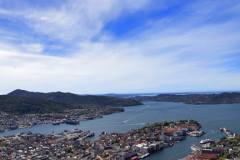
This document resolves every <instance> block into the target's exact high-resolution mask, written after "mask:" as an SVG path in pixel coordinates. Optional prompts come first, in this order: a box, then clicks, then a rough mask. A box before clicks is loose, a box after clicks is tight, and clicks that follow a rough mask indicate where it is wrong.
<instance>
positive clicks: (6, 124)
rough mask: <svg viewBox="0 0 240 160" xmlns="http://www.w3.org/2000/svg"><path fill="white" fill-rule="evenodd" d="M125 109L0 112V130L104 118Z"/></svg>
mask: <svg viewBox="0 0 240 160" xmlns="http://www.w3.org/2000/svg"><path fill="white" fill-rule="evenodd" d="M122 111H124V109H123V108H112V107H104V108H94V107H92V108H85V109H71V110H70V109H67V110H64V111H63V112H62V113H50V114H25V115H11V114H7V113H1V114H0V132H4V131H8V130H13V129H17V128H29V127H31V126H33V125H37V124H47V123H55V122H58V123H65V122H66V121H67V120H76V121H78V122H79V121H85V120H91V119H96V118H102V116H101V115H105V114H112V113H116V112H122Z"/></svg>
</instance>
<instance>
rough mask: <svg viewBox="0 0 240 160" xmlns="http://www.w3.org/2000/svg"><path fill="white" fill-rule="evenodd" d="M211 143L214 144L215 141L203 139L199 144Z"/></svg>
mask: <svg viewBox="0 0 240 160" xmlns="http://www.w3.org/2000/svg"><path fill="white" fill-rule="evenodd" d="M213 142H215V141H214V140H211V139H205V140H201V141H200V144H206V143H213Z"/></svg>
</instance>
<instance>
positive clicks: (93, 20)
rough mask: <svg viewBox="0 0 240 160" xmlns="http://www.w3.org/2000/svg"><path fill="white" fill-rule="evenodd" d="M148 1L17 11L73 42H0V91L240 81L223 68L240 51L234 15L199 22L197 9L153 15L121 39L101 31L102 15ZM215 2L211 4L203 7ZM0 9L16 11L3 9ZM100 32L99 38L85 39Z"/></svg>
mask: <svg viewBox="0 0 240 160" xmlns="http://www.w3.org/2000/svg"><path fill="white" fill-rule="evenodd" d="M140 2H141V3H140ZM146 3H147V2H146V1H138V3H135V1H121V3H120V1H112V0H111V1H107V0H106V1H97V3H96V1H68V4H64V5H61V7H60V8H50V7H49V8H46V9H32V8H30V9H27V10H26V11H21V13H20V12H17V13H16V15H18V16H19V17H20V19H21V18H22V20H23V21H25V22H26V24H28V25H29V26H30V27H32V28H33V29H34V30H35V31H36V32H37V33H38V34H41V35H44V36H49V37H51V38H50V39H51V40H54V39H59V40H61V41H70V42H73V41H74V42H73V44H72V46H74V47H75V48H76V49H75V50H74V52H70V53H68V54H66V55H65V56H64V57H56V56H46V55H41V54H40V53H42V52H43V50H44V49H45V48H46V47H48V48H50V49H52V50H59V49H62V48H64V45H63V46H60V45H59V44H57V45H55V44H47V43H45V44H44V43H38V42H36V43H35V41H33V42H30V41H28V42H24V43H21V44H19V45H14V44H8V43H3V42H2V43H0V47H1V50H0V73H1V78H0V82H1V83H0V88H1V92H2V93H7V92H10V91H12V90H14V89H16V88H21V89H27V90H31V91H44V92H48V91H58V90H60V91H65V92H67V91H70V92H74V93H107V92H118V93H119V92H121V93H124V92H161V91H163V92H168V91H202V90H222V89H224V88H228V87H229V86H230V89H231V88H234V87H235V88H234V89H233V90H237V89H240V84H239V79H240V74H239V72H228V71H229V70H231V66H230V65H229V63H231V62H232V61H233V60H234V58H233V56H232V55H233V54H236V53H237V52H239V51H240V48H239V45H238V43H239V41H240V34H239V27H238V26H239V24H238V21H236V19H231V20H228V21H227V22H224V23H223V22H222V23H218V24H217V25H216V24H208V23H202V24H201V25H196V24H200V22H198V23H197V22H196V21H195V20H196V19H195V17H194V16H189V18H187V19H184V20H180V21H177V22H176V21H175V20H176V19H175V17H164V18H163V19H159V20H157V21H156V20H152V19H151V20H150V21H149V22H148V23H147V25H148V26H149V29H148V30H144V31H142V30H139V29H136V30H135V31H133V32H136V31H137V32H138V33H137V34H134V35H135V36H133V37H128V38H126V39H123V40H116V39H114V37H113V36H111V34H110V33H109V34H106V33H102V32H101V29H102V27H103V26H104V25H105V24H106V22H108V21H110V20H112V19H114V18H117V17H118V16H120V15H122V14H126V12H135V11H138V10H139V9H145V8H144V6H145V5H146ZM205 6H206V5H205ZM164 7H166V6H164ZM212 10H213V9H211V6H210V8H206V10H205V11H204V14H210V13H211V11H212ZM201 13H203V12H202V11H201ZM0 14H8V16H15V15H14V13H11V14H10V13H8V12H7V11H5V10H0ZM12 14H13V15H12ZM204 14H203V15H202V14H199V13H198V14H197V16H198V17H197V19H198V20H203V19H204V17H202V16H204ZM176 23H178V24H176ZM194 25H196V26H194ZM193 26H194V27H193ZM3 33H4V34H6V33H5V32H3ZM98 34H100V37H101V38H100V41H98V42H91V41H90V40H89V39H91V38H92V37H94V36H95V35H98ZM10 37H14V35H13V36H10ZM17 38H18V37H17ZM29 39H30V40H31V39H34V37H30V38H29ZM75 40H76V41H75ZM68 44H69V43H68ZM72 46H70V47H72ZM32 53H38V54H32Z"/></svg>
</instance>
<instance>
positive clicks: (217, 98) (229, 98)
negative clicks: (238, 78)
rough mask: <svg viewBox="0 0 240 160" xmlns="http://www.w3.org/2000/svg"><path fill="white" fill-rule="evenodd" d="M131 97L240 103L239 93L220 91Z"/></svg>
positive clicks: (194, 102)
mask: <svg viewBox="0 0 240 160" xmlns="http://www.w3.org/2000/svg"><path fill="white" fill-rule="evenodd" d="M131 99H134V100H137V101H156V102H183V103H186V104H196V105H204V104H206V105H207V104H232V103H240V93H238V92H233V93H225V92H224V93H221V94H186V95H177V94H159V95H157V96H136V97H132V98H131Z"/></svg>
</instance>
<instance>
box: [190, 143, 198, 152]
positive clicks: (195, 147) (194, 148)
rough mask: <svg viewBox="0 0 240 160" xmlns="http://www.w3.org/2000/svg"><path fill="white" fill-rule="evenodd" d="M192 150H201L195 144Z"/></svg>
mask: <svg viewBox="0 0 240 160" xmlns="http://www.w3.org/2000/svg"><path fill="white" fill-rule="evenodd" d="M191 149H192V151H198V150H200V148H199V147H197V146H196V145H195V144H192V146H191Z"/></svg>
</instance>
